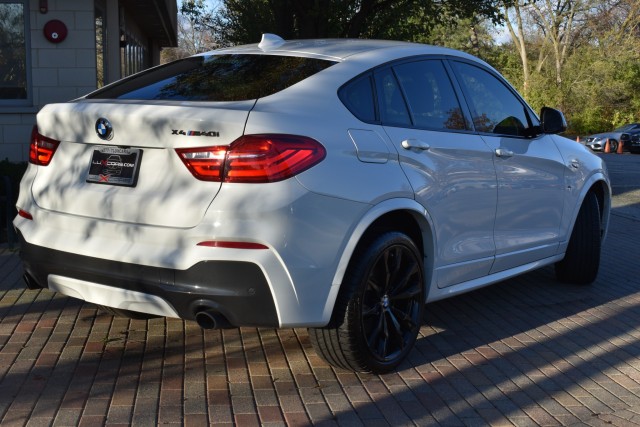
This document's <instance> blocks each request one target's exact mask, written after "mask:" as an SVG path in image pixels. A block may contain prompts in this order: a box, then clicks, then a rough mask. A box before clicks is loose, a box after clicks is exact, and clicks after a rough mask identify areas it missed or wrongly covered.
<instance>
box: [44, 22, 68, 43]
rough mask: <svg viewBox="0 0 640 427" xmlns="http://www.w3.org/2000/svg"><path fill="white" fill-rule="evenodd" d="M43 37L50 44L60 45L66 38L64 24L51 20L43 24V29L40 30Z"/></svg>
mask: <svg viewBox="0 0 640 427" xmlns="http://www.w3.org/2000/svg"><path fill="white" fill-rule="evenodd" d="M42 31H43V33H44V36H45V37H46V39H47V40H49V41H50V42H51V43H61V42H63V41H64V39H66V38H67V32H68V31H67V26H66V25H64V22H62V21H59V20H57V19H53V20H51V21H49V22H47V23H46V24H44V28H43V29H42Z"/></svg>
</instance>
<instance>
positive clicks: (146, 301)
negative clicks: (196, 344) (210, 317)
mask: <svg viewBox="0 0 640 427" xmlns="http://www.w3.org/2000/svg"><path fill="white" fill-rule="evenodd" d="M19 237H20V257H21V258H22V260H23V263H24V269H25V273H26V274H27V275H28V277H29V278H30V280H31V285H32V286H34V285H36V286H39V287H42V288H51V289H52V290H56V291H58V292H61V293H64V294H65V295H69V296H72V297H76V298H81V299H84V300H86V301H89V302H94V303H97V304H101V305H109V306H112V307H115V308H121V309H126V310H133V311H141V312H146V313H151V314H159V315H166V316H178V317H180V318H183V319H188V320H194V318H195V313H196V312H198V311H200V310H203V309H208V310H213V311H216V312H218V313H220V314H221V315H223V316H224V317H225V318H226V319H227V320H228V322H229V323H230V324H231V325H233V326H263V327H278V326H279V321H278V314H277V311H276V306H275V302H274V300H273V297H272V295H271V291H270V289H269V285H268V283H267V279H266V278H265V276H264V274H263V272H262V270H261V269H260V267H259V266H258V265H256V264H253V263H250V262H241V261H202V262H199V263H197V264H195V265H193V266H192V267H191V268H189V269H186V270H177V269H170V268H160V267H152V266H145V265H138V264H131V263H124V262H119V261H112V260H105V259H99V258H93V257H88V256H83V255H78V254H73V253H69V252H63V251H58V250H54V249H49V248H45V247H41V246H37V245H33V244H30V243H27V242H26V241H25V240H24V238H23V237H22V235H20V236H19Z"/></svg>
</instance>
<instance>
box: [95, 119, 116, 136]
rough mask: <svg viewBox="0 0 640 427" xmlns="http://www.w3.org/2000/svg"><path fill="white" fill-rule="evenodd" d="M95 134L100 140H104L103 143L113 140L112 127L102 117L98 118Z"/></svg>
mask: <svg viewBox="0 0 640 427" xmlns="http://www.w3.org/2000/svg"><path fill="white" fill-rule="evenodd" d="M96 133H97V134H98V137H99V138H100V139H104V140H105V141H108V140H110V139H111V138H113V127H112V126H111V122H110V121H109V120H107V119H105V118H104V117H100V118H99V119H98V120H97V121H96Z"/></svg>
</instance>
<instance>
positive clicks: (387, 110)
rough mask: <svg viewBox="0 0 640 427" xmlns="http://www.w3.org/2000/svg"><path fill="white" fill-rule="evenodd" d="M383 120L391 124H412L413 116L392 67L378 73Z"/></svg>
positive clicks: (386, 123) (404, 125) (402, 125)
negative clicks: (410, 114) (410, 115)
mask: <svg viewBox="0 0 640 427" xmlns="http://www.w3.org/2000/svg"><path fill="white" fill-rule="evenodd" d="M376 81H377V84H378V86H377V87H378V98H379V99H380V112H381V115H382V122H383V123H384V124H385V125H389V126H401V127H406V126H411V117H409V111H408V110H407V104H406V103H405V102H404V97H403V96H402V91H401V90H400V85H398V81H397V80H396V78H395V76H394V75H393V72H392V71H391V70H390V69H388V68H387V69H385V70H382V71H381V72H380V73H378V74H377V75H376Z"/></svg>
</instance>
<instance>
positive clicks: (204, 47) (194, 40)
mask: <svg viewBox="0 0 640 427" xmlns="http://www.w3.org/2000/svg"><path fill="white" fill-rule="evenodd" d="M215 12H216V8H214V7H213V6H211V5H209V4H208V3H205V2H204V1H203V0H198V1H192V2H185V3H183V5H182V7H181V10H180V13H179V14H178V47H174V48H168V49H163V50H162V58H161V59H162V62H163V63H165V62H170V61H175V60H176V59H180V58H185V57H187V56H191V55H195V54H196V53H200V52H205V51H208V50H212V49H215V48H216V41H215V39H214V35H213V33H212V32H211V30H210V29H209V28H206V27H203V26H202V25H200V22H199V21H198V16H199V15H203V14H211V15H213V14H214V13H215Z"/></svg>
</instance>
